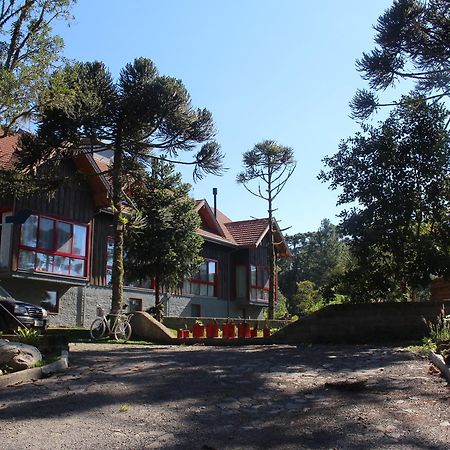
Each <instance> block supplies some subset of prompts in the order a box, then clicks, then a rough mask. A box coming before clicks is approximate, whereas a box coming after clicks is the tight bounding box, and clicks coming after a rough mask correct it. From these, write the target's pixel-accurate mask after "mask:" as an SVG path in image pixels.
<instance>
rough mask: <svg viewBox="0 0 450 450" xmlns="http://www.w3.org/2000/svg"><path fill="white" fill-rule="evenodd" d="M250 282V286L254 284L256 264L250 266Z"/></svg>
mask: <svg viewBox="0 0 450 450" xmlns="http://www.w3.org/2000/svg"><path fill="white" fill-rule="evenodd" d="M250 282H251V285H252V286H256V266H250Z"/></svg>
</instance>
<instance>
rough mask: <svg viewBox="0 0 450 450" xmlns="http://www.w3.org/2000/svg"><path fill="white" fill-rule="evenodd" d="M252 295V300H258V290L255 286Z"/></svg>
mask: <svg viewBox="0 0 450 450" xmlns="http://www.w3.org/2000/svg"><path fill="white" fill-rule="evenodd" d="M251 292H252V297H251V299H252V300H258V293H257V290H256V289H254V288H252V291H251Z"/></svg>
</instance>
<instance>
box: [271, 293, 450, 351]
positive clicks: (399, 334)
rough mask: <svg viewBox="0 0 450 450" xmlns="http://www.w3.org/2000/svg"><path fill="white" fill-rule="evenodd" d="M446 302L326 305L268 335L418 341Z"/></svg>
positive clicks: (282, 339)
mask: <svg viewBox="0 0 450 450" xmlns="http://www.w3.org/2000/svg"><path fill="white" fill-rule="evenodd" d="M442 306H444V307H445V310H446V313H447V314H450V301H444V302H423V303H368V304H343V305H330V306H327V307H326V308H323V309H321V310H319V311H317V312H315V313H313V314H311V315H309V316H306V317H303V318H301V319H299V320H297V321H296V322H294V323H292V324H290V325H288V326H287V327H285V328H283V329H282V330H280V331H279V332H277V333H275V334H274V335H273V337H272V338H271V339H272V340H273V341H274V342H279V343H291V344H300V343H319V344H322V343H323V344H325V343H327V344H328V343H331V344H364V343H382V342H384V343H386V342H399V341H415V340H420V339H422V338H423V337H425V336H427V335H428V328H427V326H426V324H425V322H424V319H426V320H428V321H433V320H435V319H436V317H437V316H438V314H439V312H440V310H441V308H442Z"/></svg>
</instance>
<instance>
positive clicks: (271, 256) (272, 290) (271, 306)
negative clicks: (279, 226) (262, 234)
mask: <svg viewBox="0 0 450 450" xmlns="http://www.w3.org/2000/svg"><path fill="white" fill-rule="evenodd" d="M267 193H268V202H269V210H268V212H269V247H270V248H269V319H273V316H274V311H275V246H274V239H273V217H272V212H273V210H272V180H271V174H270V173H269V176H268V186H267Z"/></svg>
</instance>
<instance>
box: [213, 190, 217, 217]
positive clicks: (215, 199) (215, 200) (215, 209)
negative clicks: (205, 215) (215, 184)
mask: <svg viewBox="0 0 450 450" xmlns="http://www.w3.org/2000/svg"><path fill="white" fill-rule="evenodd" d="M213 195H214V217H217V188H213Z"/></svg>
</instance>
